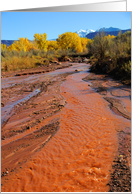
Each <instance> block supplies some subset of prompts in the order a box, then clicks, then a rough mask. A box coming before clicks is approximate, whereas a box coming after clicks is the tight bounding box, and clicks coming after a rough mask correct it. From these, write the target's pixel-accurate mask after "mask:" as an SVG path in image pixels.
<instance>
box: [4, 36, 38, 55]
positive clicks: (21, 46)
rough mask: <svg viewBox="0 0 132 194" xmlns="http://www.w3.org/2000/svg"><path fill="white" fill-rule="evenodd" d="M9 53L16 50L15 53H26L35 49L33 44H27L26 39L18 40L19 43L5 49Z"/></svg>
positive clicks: (16, 42)
mask: <svg viewBox="0 0 132 194" xmlns="http://www.w3.org/2000/svg"><path fill="white" fill-rule="evenodd" d="M7 49H8V50H9V51H11V50H17V51H25V52H28V51H30V50H32V49H36V47H35V45H34V44H33V42H29V40H28V39H27V38H25V39H24V38H19V41H15V42H13V44H12V45H11V46H9V47H8V48H7Z"/></svg>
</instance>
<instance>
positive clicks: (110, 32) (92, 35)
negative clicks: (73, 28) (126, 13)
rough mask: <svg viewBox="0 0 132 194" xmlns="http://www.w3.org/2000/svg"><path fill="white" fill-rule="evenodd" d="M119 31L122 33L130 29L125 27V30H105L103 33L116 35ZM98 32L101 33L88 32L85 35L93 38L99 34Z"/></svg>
mask: <svg viewBox="0 0 132 194" xmlns="http://www.w3.org/2000/svg"><path fill="white" fill-rule="evenodd" d="M120 31H121V32H122V34H123V33H125V32H127V31H131V29H127V30H119V31H109V32H108V31H106V32H105V34H106V36H108V35H109V34H110V35H114V36H117V35H118V34H119V32H120ZM99 33H101V31H99V32H93V33H89V34H87V35H86V37H87V38H88V39H93V38H94V37H95V36H96V35H97V34H99Z"/></svg>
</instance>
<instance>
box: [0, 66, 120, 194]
mask: <svg viewBox="0 0 132 194" xmlns="http://www.w3.org/2000/svg"><path fill="white" fill-rule="evenodd" d="M79 66H82V64H80V65H78V67H79ZM81 68H82V67H81ZM69 69H71V70H72V71H73V69H74V68H69ZM61 71H62V70H60V71H59V72H61ZM63 71H64V70H63ZM57 72H58V71H57ZM87 74H88V73H87V72H85V71H84V72H81V73H76V74H73V75H70V76H68V77H67V80H66V81H65V82H64V83H63V84H62V86H61V94H62V95H63V96H64V98H65V99H66V101H67V105H66V106H65V108H63V109H62V111H61V113H60V114H57V115H56V117H58V116H59V117H60V129H59V131H58V132H57V133H56V134H55V136H54V137H53V138H52V139H51V140H50V141H49V142H48V143H47V144H46V145H45V147H44V148H43V149H42V150H41V151H40V152H37V153H36V155H35V156H34V157H33V158H32V159H30V161H29V162H27V163H26V164H25V166H23V169H21V170H19V171H18V173H17V174H14V175H12V176H11V177H10V179H9V181H8V183H7V184H5V185H4V186H3V187H2V191H12V192H13V191H26V192H35V191H38V192H41V191H43V192H68V191H69V192H103V191H108V190H109V187H108V186H107V183H108V181H109V175H110V170H111V165H112V161H113V159H114V157H115V154H116V152H117V147H118V145H117V136H116V131H115V115H114V114H113V113H112V112H111V111H110V110H109V109H108V102H106V101H105V100H104V99H103V98H102V97H101V96H100V95H99V94H97V93H95V92H94V90H92V89H91V88H90V87H88V83H87V82H84V81H82V78H84V77H85V76H86V75H87ZM116 119H117V120H116V122H117V123H118V122H119V121H118V119H119V118H116Z"/></svg>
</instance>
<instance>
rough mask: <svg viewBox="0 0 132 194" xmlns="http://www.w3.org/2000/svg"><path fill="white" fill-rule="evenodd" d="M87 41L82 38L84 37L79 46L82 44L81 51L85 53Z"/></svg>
mask: <svg viewBox="0 0 132 194" xmlns="http://www.w3.org/2000/svg"><path fill="white" fill-rule="evenodd" d="M88 41H89V39H87V38H84V37H82V38H81V44H82V48H83V51H87V44H88Z"/></svg>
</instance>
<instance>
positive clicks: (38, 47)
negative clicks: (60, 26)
mask: <svg viewBox="0 0 132 194" xmlns="http://www.w3.org/2000/svg"><path fill="white" fill-rule="evenodd" d="M82 56H83V57H84V56H85V57H87V58H90V60H91V64H92V66H91V71H96V72H101V73H107V74H111V75H113V76H115V77H116V78H118V79H121V80H122V81H124V82H126V83H130V82H131V32H130V31H128V32H126V33H124V34H121V32H120V33H119V34H118V36H116V37H115V36H113V35H112V36H110V35H108V36H106V35H105V33H103V32H102V33H100V34H98V35H96V36H95V38H94V39H92V40H91V39H87V38H81V37H79V35H78V34H76V33H72V32H66V33H63V34H61V35H59V37H58V39H57V40H51V41H48V40H47V34H46V33H43V34H37V33H36V34H35V35H34V40H33V41H29V40H28V39H27V38H19V40H18V41H15V42H14V43H13V44H12V45H10V46H9V47H6V45H3V44H1V70H2V71H16V70H21V69H27V68H34V67H38V66H43V65H48V64H50V63H51V62H54V61H56V60H58V61H59V60H60V59H62V58H63V59H64V58H68V59H70V61H72V60H73V58H74V57H82Z"/></svg>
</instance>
